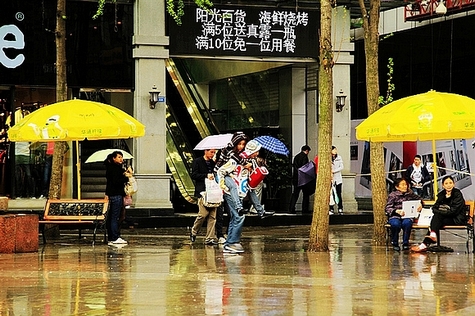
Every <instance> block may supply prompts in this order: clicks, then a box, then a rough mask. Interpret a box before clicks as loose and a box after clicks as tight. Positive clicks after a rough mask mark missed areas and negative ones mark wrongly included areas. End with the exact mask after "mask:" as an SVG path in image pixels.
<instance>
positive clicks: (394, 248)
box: [393, 245, 401, 251]
mask: <svg viewBox="0 0 475 316" xmlns="http://www.w3.org/2000/svg"><path fill="white" fill-rule="evenodd" d="M393 250H394V251H401V247H399V246H398V245H393Z"/></svg>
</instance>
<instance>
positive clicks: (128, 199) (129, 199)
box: [124, 195, 132, 206]
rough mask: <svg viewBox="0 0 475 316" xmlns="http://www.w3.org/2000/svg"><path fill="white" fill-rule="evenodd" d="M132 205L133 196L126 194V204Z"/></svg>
mask: <svg viewBox="0 0 475 316" xmlns="http://www.w3.org/2000/svg"><path fill="white" fill-rule="evenodd" d="M130 205H132V196H130V195H126V196H124V206H130Z"/></svg>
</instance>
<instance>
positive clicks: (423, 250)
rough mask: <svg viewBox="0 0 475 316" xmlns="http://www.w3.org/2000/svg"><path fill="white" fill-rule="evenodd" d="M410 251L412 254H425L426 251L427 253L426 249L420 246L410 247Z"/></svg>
mask: <svg viewBox="0 0 475 316" xmlns="http://www.w3.org/2000/svg"><path fill="white" fill-rule="evenodd" d="M411 251H412V252H426V251H427V247H425V248H421V247H420V246H412V247H411Z"/></svg>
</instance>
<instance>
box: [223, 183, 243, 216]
mask: <svg viewBox="0 0 475 316" xmlns="http://www.w3.org/2000/svg"><path fill="white" fill-rule="evenodd" d="M224 183H225V184H226V186H227V187H228V189H229V194H226V193H225V194H224V195H231V198H232V199H233V201H234V205H235V206H236V209H237V210H240V209H242V201H241V198H240V197H239V192H238V188H237V185H236V182H234V180H233V178H231V177H230V176H225V177H224Z"/></svg>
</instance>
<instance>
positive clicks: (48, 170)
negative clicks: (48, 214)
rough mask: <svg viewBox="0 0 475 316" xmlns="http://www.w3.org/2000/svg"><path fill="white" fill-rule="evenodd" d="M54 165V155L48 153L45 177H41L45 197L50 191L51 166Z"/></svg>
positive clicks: (44, 170)
mask: <svg viewBox="0 0 475 316" xmlns="http://www.w3.org/2000/svg"><path fill="white" fill-rule="evenodd" d="M52 165H53V155H47V156H46V158H45V167H44V169H43V178H42V179H41V180H42V181H41V194H42V195H43V196H45V197H47V196H48V192H49V181H50V178H51V166H52Z"/></svg>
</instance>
